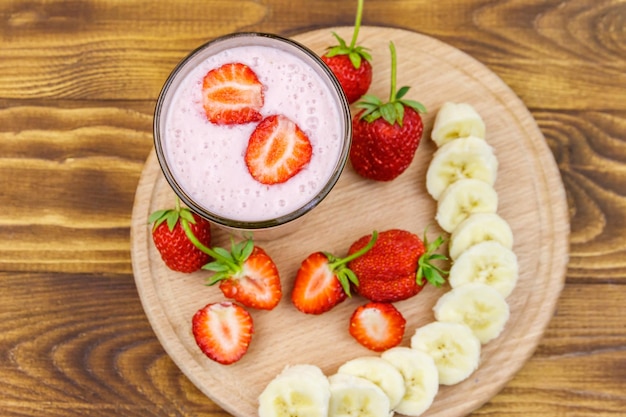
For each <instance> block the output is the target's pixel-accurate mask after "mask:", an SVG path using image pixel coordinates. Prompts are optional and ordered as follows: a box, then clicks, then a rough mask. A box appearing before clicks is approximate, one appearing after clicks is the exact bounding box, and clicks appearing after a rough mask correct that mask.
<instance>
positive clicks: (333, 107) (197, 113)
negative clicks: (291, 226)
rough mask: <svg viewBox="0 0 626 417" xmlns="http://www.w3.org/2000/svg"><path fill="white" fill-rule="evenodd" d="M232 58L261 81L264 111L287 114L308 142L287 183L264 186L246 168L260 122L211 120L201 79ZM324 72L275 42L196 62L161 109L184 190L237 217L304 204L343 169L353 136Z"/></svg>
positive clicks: (165, 140) (263, 216)
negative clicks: (307, 154)
mask: <svg viewBox="0 0 626 417" xmlns="http://www.w3.org/2000/svg"><path fill="white" fill-rule="evenodd" d="M229 62H240V63H243V64H245V65H248V66H249V67H250V68H251V69H252V70H253V71H254V72H255V73H256V74H257V77H258V78H259V81H260V82H261V83H262V84H263V85H264V105H263V108H262V109H261V114H262V115H263V117H266V116H269V115H272V114H282V115H285V116H287V117H288V118H290V119H291V120H293V121H294V122H296V123H297V124H298V126H299V127H300V128H301V129H302V130H303V131H304V132H305V133H306V135H307V136H308V138H309V140H310V142H311V145H312V147H313V154H312V157H311V160H310V162H309V163H308V164H307V166H306V167H305V168H304V169H303V170H302V171H300V172H299V173H298V174H296V175H295V176H294V177H292V178H291V179H289V180H288V181H287V182H285V183H282V184H274V185H264V184H261V183H259V182H257V181H256V180H255V179H254V178H253V177H252V176H251V175H250V173H249V172H248V169H247V167H246V164H245V161H244V155H245V150H246V146H247V143H248V139H249V137H250V135H251V134H252V132H253V130H254V128H255V127H256V123H246V124H239V125H216V124H212V123H211V122H209V121H208V120H207V118H206V115H205V113H204V110H203V106H202V79H203V77H204V76H205V75H206V73H207V72H208V71H209V70H211V69H214V68H218V67H220V66H221V65H223V64H225V63H229ZM324 76H325V75H324V74H322V75H320V71H319V69H317V70H316V69H314V67H312V66H311V64H310V63H307V62H305V61H304V60H303V59H302V58H301V57H299V56H296V55H294V54H292V53H291V52H288V51H286V50H284V49H280V48H275V47H272V46H263V45H250V46H237V47H232V48H228V49H225V50H222V51H219V52H218V53H216V54H214V55H211V56H208V57H206V58H205V59H202V60H201V61H199V62H198V63H197V65H196V66H195V67H193V68H192V69H191V70H190V71H188V73H187V74H186V75H185V76H184V78H183V79H182V81H180V83H179V84H178V85H177V86H176V89H175V92H174V93H173V95H172V99H171V102H170V103H169V105H168V106H167V108H166V109H164V111H165V113H164V114H162V115H161V118H164V120H163V123H162V129H163V130H162V133H161V142H162V147H163V154H164V155H165V159H166V161H167V165H168V167H169V170H170V171H171V174H172V176H173V177H174V179H175V180H176V182H177V183H178V185H179V186H180V188H181V189H182V190H183V191H184V193H185V194H187V196H188V197H189V198H190V199H191V200H193V201H194V203H195V204H197V205H198V206H200V207H201V208H203V209H205V210H206V211H208V212H210V213H212V214H214V215H215V216H218V217H223V218H226V219H232V220H235V221H240V222H262V221H266V220H270V219H276V218H279V217H281V216H285V215H288V214H289V213H291V212H293V211H295V210H298V209H299V208H301V207H303V206H305V205H307V203H309V202H310V201H311V200H312V199H314V198H315V196H317V195H318V194H319V193H320V191H321V190H322V189H323V188H324V187H325V186H326V185H327V183H328V181H329V180H330V179H331V177H332V176H333V175H334V173H336V170H337V169H341V168H342V167H343V163H340V158H341V155H342V152H343V151H345V146H346V145H345V142H346V141H347V140H348V141H349V138H348V139H346V126H345V120H343V119H342V117H343V114H344V113H345V110H344V109H342V107H341V106H342V102H341V100H339V99H338V95H337V92H336V91H333V86H332V84H331V83H329V81H328V79H324ZM338 166H339V167H338ZM335 180H336V179H335Z"/></svg>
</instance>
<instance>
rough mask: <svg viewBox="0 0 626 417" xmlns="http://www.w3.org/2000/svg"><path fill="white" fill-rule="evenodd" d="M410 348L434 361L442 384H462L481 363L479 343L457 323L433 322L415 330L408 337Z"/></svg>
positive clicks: (466, 328) (465, 328)
mask: <svg viewBox="0 0 626 417" xmlns="http://www.w3.org/2000/svg"><path fill="white" fill-rule="evenodd" d="M411 348H413V349H417V350H419V351H422V352H425V353H427V354H428V355H430V356H431V357H432V358H433V360H434V361H435V366H436V367H437V372H438V373H439V383H440V384H443V385H454V384H457V383H459V382H461V381H463V380H464V379H466V378H467V377H469V376H470V375H471V374H472V373H473V372H474V371H475V370H476V369H477V368H478V365H479V362H480V340H478V338H477V337H476V336H475V335H474V333H473V332H472V330H471V329H470V328H469V327H467V326H466V325H464V324H460V323H447V322H441V321H434V322H432V323H429V324H427V325H425V326H422V327H420V328H418V329H417V330H416V331H415V334H414V335H413V336H412V337H411Z"/></svg>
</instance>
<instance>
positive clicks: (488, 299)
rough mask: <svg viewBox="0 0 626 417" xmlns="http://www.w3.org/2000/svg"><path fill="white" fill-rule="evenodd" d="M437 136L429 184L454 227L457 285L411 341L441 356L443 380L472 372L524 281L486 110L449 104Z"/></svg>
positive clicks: (446, 226)
mask: <svg viewBox="0 0 626 417" xmlns="http://www.w3.org/2000/svg"><path fill="white" fill-rule="evenodd" d="M432 139H433V141H434V142H435V143H436V144H437V146H438V149H437V151H436V152H435V154H434V155H433V159H432V160H431V163H430V165H429V167H428V170H427V175H426V188H427V190H428V192H429V194H430V195H431V196H432V197H433V198H434V199H435V200H436V201H437V214H436V220H437V222H438V223H439V225H440V227H441V228H442V229H443V230H445V231H446V232H448V233H450V240H449V245H448V252H449V256H450V259H451V260H452V266H451V268H450V274H449V277H448V282H449V283H450V286H451V288H452V289H451V290H450V291H448V292H447V293H446V294H444V295H443V296H442V297H441V298H440V299H439V300H438V301H437V303H436V304H435V306H434V307H433V311H434V314H435V320H436V321H435V322H433V323H430V324H428V325H426V326H424V327H423V328H420V329H418V330H417V331H416V333H415V336H413V339H412V340H411V344H412V346H413V347H416V348H423V349H426V350H429V351H431V352H432V351H435V352H437V353H439V354H440V355H441V357H439V358H437V357H435V363H436V364H437V365H438V368H439V379H440V383H442V384H447V383H457V382H460V381H462V380H464V379H465V378H467V377H468V376H469V375H471V373H472V372H473V371H474V370H475V369H476V368H478V365H479V362H480V350H481V345H482V344H485V343H487V342H489V341H491V340H493V339H495V338H496V337H498V336H499V335H500V334H501V333H502V330H503V329H504V327H505V325H506V323H507V321H508V319H509V315H510V311H509V305H508V303H507V301H506V298H507V297H508V296H509V295H510V294H511V292H512V291H513V289H514V287H515V285H516V284H517V279H518V275H519V267H518V261H517V256H516V255H515V253H514V252H513V232H512V230H511V227H510V225H509V224H508V223H507V222H506V221H505V220H504V219H503V218H502V217H500V215H499V214H498V213H497V211H498V194H497V193H496V191H495V189H494V184H495V182H496V177H497V171H498V160H497V158H496V156H495V154H494V150H493V148H492V147H491V146H490V145H489V144H488V143H487V141H486V140H485V124H484V122H483V120H482V118H481V117H480V115H479V114H478V113H477V112H476V110H475V109H474V108H473V107H472V106H471V105H469V104H467V103H450V102H448V103H444V104H443V105H442V107H441V109H440V110H439V112H438V113H437V116H436V119H435V123H434V126H433V131H432ZM453 326H454V327H455V330H452V328H453ZM442 328H447V331H445V330H441V329H442ZM433 329H436V332H434V334H433ZM443 334H446V335H449V336H450V340H445V338H444V337H443V336H442V335H443ZM437 346H438V347H437Z"/></svg>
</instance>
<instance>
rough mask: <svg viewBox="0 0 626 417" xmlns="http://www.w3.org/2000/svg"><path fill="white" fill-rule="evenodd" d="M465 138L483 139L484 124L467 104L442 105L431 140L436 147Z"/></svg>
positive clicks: (448, 103)
mask: <svg viewBox="0 0 626 417" xmlns="http://www.w3.org/2000/svg"><path fill="white" fill-rule="evenodd" d="M467 136H477V137H479V138H483V139H484V138H485V122H484V121H483V119H482V118H481V117H480V115H479V114H478V112H477V111H476V110H475V109H474V107H472V106H471V105H470V104H468V103H451V102H446V103H444V104H443V105H442V106H441V108H440V109H439V111H438V112H437V117H435V123H434V124H433V130H432V133H431V138H432V140H433V141H434V142H435V143H436V144H437V146H442V145H444V144H445V143H447V142H449V141H451V140H454V139H458V138H464V137H467Z"/></svg>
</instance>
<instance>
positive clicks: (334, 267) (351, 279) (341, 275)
mask: <svg viewBox="0 0 626 417" xmlns="http://www.w3.org/2000/svg"><path fill="white" fill-rule="evenodd" d="M377 239H378V232H377V231H376V230H374V231H373V232H372V237H371V239H370V240H369V242H367V245H365V246H363V247H362V248H361V249H360V250H358V251H356V252H354V253H353V254H351V255H349V256H346V257H345V258H337V257H335V256H334V255H332V254H330V253H326V252H325V253H324V255H326V257H327V258H328V262H329V264H328V267H329V268H330V270H331V271H332V272H334V273H335V274H336V275H337V279H338V280H339V283H340V284H341V287H342V288H343V291H344V292H345V293H346V295H347V296H348V297H351V296H352V295H351V293H350V283H352V284H354V285H357V286H358V285H359V279H358V278H357V276H356V274H355V273H354V272H353V271H352V270H351V269H350V268H348V267H347V266H346V265H347V264H348V262H350V261H353V260H355V259H356V258H358V257H360V256H363V255H365V254H366V253H367V252H368V251H369V250H370V249H372V247H374V244H375V243H376V240H377Z"/></svg>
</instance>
